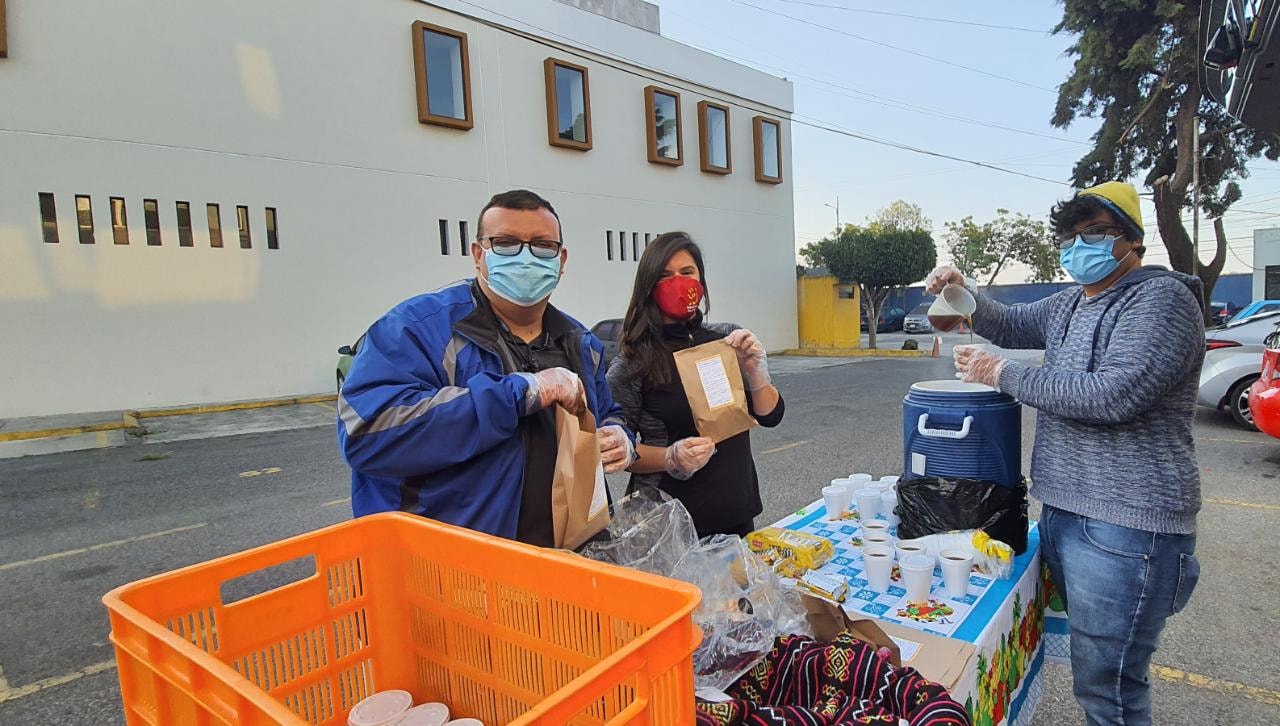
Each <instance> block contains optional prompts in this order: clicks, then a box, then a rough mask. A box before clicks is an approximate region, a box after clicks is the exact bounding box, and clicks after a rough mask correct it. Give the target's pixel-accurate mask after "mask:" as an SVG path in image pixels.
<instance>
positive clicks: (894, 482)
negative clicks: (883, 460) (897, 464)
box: [880, 476, 902, 489]
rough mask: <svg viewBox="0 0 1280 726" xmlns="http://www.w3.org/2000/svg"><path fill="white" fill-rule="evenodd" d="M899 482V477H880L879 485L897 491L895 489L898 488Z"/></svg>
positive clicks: (900, 478)
mask: <svg viewBox="0 0 1280 726" xmlns="http://www.w3.org/2000/svg"><path fill="white" fill-rule="evenodd" d="M901 480H902V477H900V476H882V477H880V483H881V484H884V485H885V486H887V487H889V488H890V489H897V488H898V482H899V481H901Z"/></svg>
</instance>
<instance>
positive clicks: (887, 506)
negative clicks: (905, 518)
mask: <svg viewBox="0 0 1280 726" xmlns="http://www.w3.org/2000/svg"><path fill="white" fill-rule="evenodd" d="M897 506H898V493H897V492H895V491H894V490H892V489H890V490H888V491H885V492H883V493H882V494H881V495H880V513H881V514H883V515H884V519H885V521H886V522H888V523H889V524H890V525H891V526H894V527H896V526H898V525H899V524H902V520H901V519H899V518H898V515H897V514H895V513H894V511H893V510H894V509H895V508H897Z"/></svg>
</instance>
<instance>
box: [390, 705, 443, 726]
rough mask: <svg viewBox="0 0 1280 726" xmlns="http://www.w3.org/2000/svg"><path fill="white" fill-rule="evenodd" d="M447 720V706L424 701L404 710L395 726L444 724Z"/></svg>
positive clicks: (435, 725) (440, 725)
mask: <svg viewBox="0 0 1280 726" xmlns="http://www.w3.org/2000/svg"><path fill="white" fill-rule="evenodd" d="M448 723H451V722H450V721H449V707H448V706H446V705H444V704H443V703H424V704H422V705H421V706H414V707H413V708H411V709H409V710H408V711H405V713H404V716H402V717H401V718H400V720H399V721H396V726H445V724H448Z"/></svg>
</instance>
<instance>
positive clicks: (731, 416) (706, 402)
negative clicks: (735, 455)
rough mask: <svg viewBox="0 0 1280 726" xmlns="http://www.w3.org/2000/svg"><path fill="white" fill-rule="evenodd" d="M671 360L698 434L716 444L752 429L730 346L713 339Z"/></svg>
mask: <svg viewBox="0 0 1280 726" xmlns="http://www.w3.org/2000/svg"><path fill="white" fill-rule="evenodd" d="M675 359H676V371H677V372H678V373H679V374H680V383H681V384H682V385H683V386H684V394H685V396H687V397H688V398H689V410H690V411H692V412H693V423H694V425H695V426H697V427H698V433H699V434H701V435H703V436H705V437H707V438H709V439H711V440H712V441H714V442H716V443H717V444H718V443H720V442H721V441H724V440H725V439H727V438H729V437H731V436H737V435H738V434H740V433H742V432H743V431H749V430H751V429H752V428H754V427H755V426H756V420H755V418H754V417H752V415H751V411H750V410H748V408H747V389H746V387H745V386H743V385H742V370H741V369H740V368H738V354H737V353H735V352H734V350H733V347H732V346H730V345H729V344H728V343H726V342H724V341H723V340H713V341H711V342H710V343H704V344H703V345H699V346H696V347H693V348H688V349H686V350H682V351H679V352H677V353H676V354H675Z"/></svg>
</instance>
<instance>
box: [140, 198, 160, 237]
mask: <svg viewBox="0 0 1280 726" xmlns="http://www.w3.org/2000/svg"><path fill="white" fill-rule="evenodd" d="M142 223H143V224H144V225H146V228H147V245H148V246H150V247H159V246H160V242H161V240H160V207H159V205H157V204H156V200H154V199H143V200H142Z"/></svg>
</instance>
